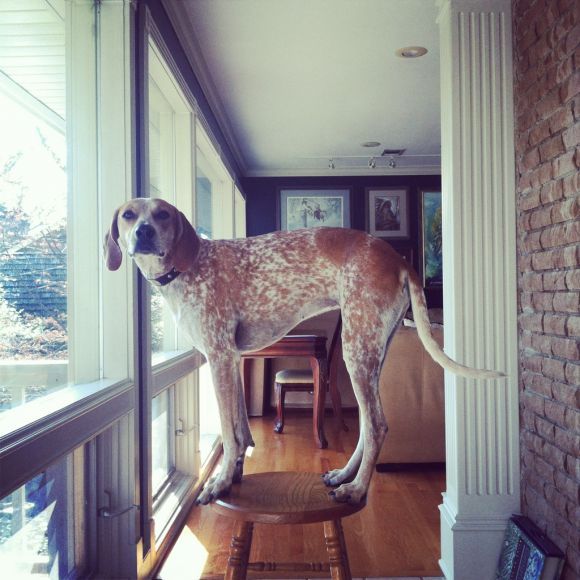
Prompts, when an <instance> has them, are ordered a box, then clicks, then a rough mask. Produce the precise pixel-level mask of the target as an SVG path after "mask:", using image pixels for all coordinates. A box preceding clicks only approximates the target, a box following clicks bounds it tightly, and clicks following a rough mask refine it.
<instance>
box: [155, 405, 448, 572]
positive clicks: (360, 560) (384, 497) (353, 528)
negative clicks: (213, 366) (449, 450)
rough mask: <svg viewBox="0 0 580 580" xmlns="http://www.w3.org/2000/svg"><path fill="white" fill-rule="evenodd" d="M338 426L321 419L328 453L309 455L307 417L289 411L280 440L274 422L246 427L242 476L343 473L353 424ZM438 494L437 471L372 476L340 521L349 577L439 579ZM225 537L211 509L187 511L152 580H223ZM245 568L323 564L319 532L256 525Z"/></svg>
mask: <svg viewBox="0 0 580 580" xmlns="http://www.w3.org/2000/svg"><path fill="white" fill-rule="evenodd" d="M345 419H346V422H347V424H348V425H349V427H350V431H349V432H347V433H345V432H343V431H338V430H337V428H336V426H335V421H334V420H333V418H332V416H328V417H327V420H326V423H325V428H326V436H327V438H328V441H329V448H328V449H317V448H315V446H314V443H313V439H312V418H311V415H309V414H306V413H300V412H292V411H290V412H289V414H288V418H287V422H286V425H285V427H284V433H283V434H282V435H277V434H275V433H274V432H273V431H272V427H273V417H265V418H255V419H251V421H250V423H251V427H252V434H253V436H254V440H255V442H256V447H255V448H254V449H253V452H252V454H251V456H250V457H248V458H247V459H246V464H245V473H256V472H262V471H314V472H321V473H322V472H323V471H326V470H328V469H334V468H337V467H342V466H343V465H344V464H345V463H346V461H347V459H348V457H349V456H350V454H351V453H352V451H353V450H354V448H355V445H356V441H357V438H358V419H357V417H355V416H354V415H351V416H348V415H347V416H346V417H345ZM444 487H445V473H444V470H443V468H433V467H431V468H429V469H427V470H417V469H414V470H407V471H397V472H390V473H375V475H374V476H373V480H372V483H371V489H370V492H369V498H368V502H367V506H366V508H365V509H363V510H362V511H361V512H359V513H357V514H355V515H352V516H350V517H348V518H345V519H344V520H343V525H344V533H345V538H346V543H347V546H348V553H349V559H350V566H351V571H352V575H353V577H357V578H380V577H382V578H385V577H396V576H399V577H400V576H415V577H417V576H437V577H439V576H441V571H440V570H439V567H438V565H437V561H438V559H439V555H440V539H439V511H438V507H437V506H438V505H439V504H440V503H441V492H442V491H443V490H444ZM231 531H232V521H231V520H229V519H226V518H224V517H221V516H218V515H216V514H215V513H214V511H213V510H212V508H211V507H210V506H204V507H195V508H193V509H192V511H191V513H190V515H189V518H188V521H187V525H186V526H185V528H184V530H183V531H182V532H181V534H180V536H179V539H178V540H177V542H176V544H175V545H174V547H173V549H172V550H171V552H170V554H169V556H168V558H167V560H166V561H165V563H164V565H163V568H162V569H161V571H160V573H159V575H158V578H161V579H163V580H187V579H189V578H191V579H193V578H199V577H202V578H215V577H222V578H223V574H224V570H225V567H226V560H227V555H228V550H229V543H230V537H231ZM250 560H251V561H255V560H270V561H272V560H278V561H305V562H314V561H326V549H325V545H324V536H323V530H322V524H309V525H303V526H301V525H294V526H283V525H279V526H271V525H259V524H256V526H255V530H254V541H253V544H252V553H251V558H250ZM326 575H328V574H326ZM264 576H267V574H262V577H264ZM271 576H272V573H270V577H271ZM308 576H309V577H313V576H315V574H313V573H312V572H310V573H308ZM256 577H260V575H256ZM293 577H296V573H294V576H293Z"/></svg>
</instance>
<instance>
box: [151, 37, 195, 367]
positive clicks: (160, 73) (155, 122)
mask: <svg viewBox="0 0 580 580" xmlns="http://www.w3.org/2000/svg"><path fill="white" fill-rule="evenodd" d="M148 89H149V181H150V193H151V197H159V198H162V199H165V200H167V201H168V202H170V203H172V204H173V205H175V206H177V207H178V208H179V209H180V210H181V211H182V212H183V213H184V214H185V215H186V216H187V217H188V218H190V219H191V217H192V216H191V214H192V203H193V168H192V154H193V153H192V115H193V113H192V110H191V106H190V105H189V103H188V101H187V99H186V97H185V96H184V95H183V92H182V91H181V89H180V88H179V84H178V82H177V80H176V79H175V77H174V76H173V74H172V72H171V69H170V67H169V66H168V64H167V63H166V62H165V60H164V58H163V56H162V54H161V52H160V50H159V48H158V47H157V46H156V44H155V42H154V41H153V40H151V41H150V43H149V85H148ZM151 340H152V345H151V346H152V352H153V363H154V364H157V363H160V362H163V361H166V360H168V359H169V358H171V357H172V356H175V354H176V352H177V351H183V350H184V349H186V348H189V347H188V345H187V341H185V340H183V339H181V338H180V336H179V332H178V330H177V327H176V325H175V323H174V321H173V316H172V314H171V312H170V311H169V309H168V308H167V307H166V306H165V304H164V302H163V298H162V296H161V293H160V292H159V291H158V290H157V289H155V288H153V289H152V290H151Z"/></svg>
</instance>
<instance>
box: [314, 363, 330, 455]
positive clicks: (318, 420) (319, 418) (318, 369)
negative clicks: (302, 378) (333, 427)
mask: <svg viewBox="0 0 580 580" xmlns="http://www.w3.org/2000/svg"><path fill="white" fill-rule="evenodd" d="M310 366H311V368H312V377H313V381H314V409H313V429H314V441H315V442H316V445H318V447H319V448H320V449H325V448H326V447H328V441H327V440H326V437H325V436H324V400H325V397H326V385H327V381H328V372H327V368H326V366H327V365H326V358H320V359H317V358H315V357H311V358H310Z"/></svg>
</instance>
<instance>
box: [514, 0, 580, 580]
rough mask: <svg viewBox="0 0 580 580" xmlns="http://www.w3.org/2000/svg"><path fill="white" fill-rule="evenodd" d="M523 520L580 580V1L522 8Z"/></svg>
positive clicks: (517, 67) (518, 0) (517, 51)
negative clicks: (558, 551)
mask: <svg viewBox="0 0 580 580" xmlns="http://www.w3.org/2000/svg"><path fill="white" fill-rule="evenodd" d="M513 16H514V18H513V22H514V73H515V111H516V136H515V137H516V163H517V180H518V182H517V196H518V197H517V199H518V260H519V276H518V278H519V299H520V316H519V324H520V345H519V351H520V409H521V437H520V443H521V460H522V511H523V512H524V513H525V514H526V515H528V516H529V517H530V518H531V519H532V520H534V521H535V522H536V523H537V524H538V525H539V526H540V527H541V528H542V529H543V530H544V531H546V532H547V533H548V535H549V536H550V537H551V538H552V539H553V540H554V541H555V542H556V544H558V545H559V546H560V547H561V548H562V549H563V550H564V552H565V553H566V558H567V564H566V568H565V573H564V578H566V579H567V580H568V579H572V578H580V507H579V505H580V386H579V385H580V352H579V346H580V267H579V261H580V243H579V242H580V172H579V168H580V147H579V143H580V2H578V1H577V0H576V1H575V0H514V1H513Z"/></svg>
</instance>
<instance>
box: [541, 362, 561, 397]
mask: <svg viewBox="0 0 580 580" xmlns="http://www.w3.org/2000/svg"><path fill="white" fill-rule="evenodd" d="M542 373H543V374H544V375H546V376H547V377H550V378H552V379H556V380H557V381H560V382H564V381H566V371H565V364H564V362H563V361H561V360H556V359H550V358H545V359H544V360H543V361H542ZM547 403H551V401H547ZM547 403H546V404H547Z"/></svg>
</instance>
